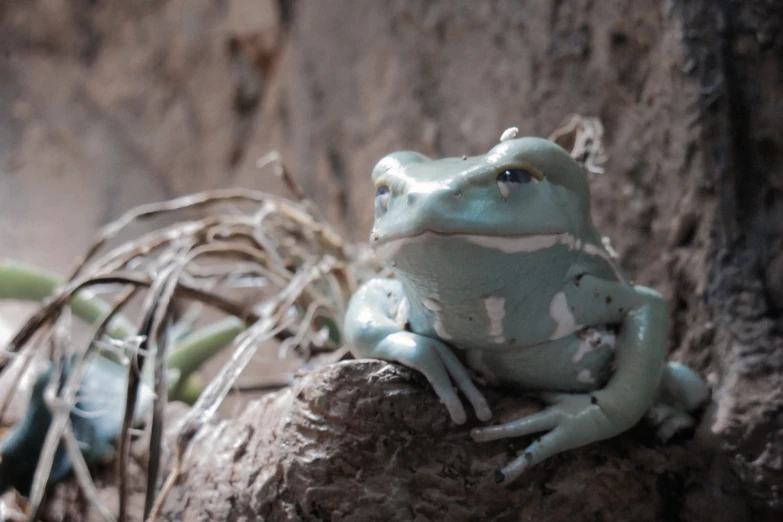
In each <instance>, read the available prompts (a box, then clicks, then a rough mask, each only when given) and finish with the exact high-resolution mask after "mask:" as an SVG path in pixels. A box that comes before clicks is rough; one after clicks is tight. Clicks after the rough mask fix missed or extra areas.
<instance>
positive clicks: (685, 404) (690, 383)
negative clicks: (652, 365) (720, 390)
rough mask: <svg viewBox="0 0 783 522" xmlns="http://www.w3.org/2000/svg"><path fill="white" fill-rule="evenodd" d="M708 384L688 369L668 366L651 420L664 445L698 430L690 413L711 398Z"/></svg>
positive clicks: (650, 415)
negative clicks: (679, 436) (678, 436)
mask: <svg viewBox="0 0 783 522" xmlns="http://www.w3.org/2000/svg"><path fill="white" fill-rule="evenodd" d="M709 397H710V390H709V388H708V387H707V385H706V383H705V382H704V381H703V380H701V378H700V377H699V376H698V375H696V374H695V373H694V372H693V371H692V370H691V369H690V368H688V367H687V366H685V365H683V364H680V363H677V362H670V363H668V364H667V365H666V366H665V367H664V371H663V375H662V376H661V383H660V386H659V388H658V396H657V400H656V403H655V405H654V406H653V407H652V408H650V410H649V412H648V413H647V419H648V420H649V421H650V422H651V423H652V424H653V426H655V432H656V433H655V434H656V437H657V438H658V440H659V441H661V442H662V443H664V444H665V443H667V442H669V441H670V440H671V439H672V438H674V437H675V436H677V435H679V434H682V433H688V432H690V431H692V430H693V429H694V428H695V427H696V419H694V418H693V417H692V416H691V415H689V413H692V412H694V411H696V410H698V409H699V408H701V407H702V406H703V405H704V404H705V403H706V402H707V400H708V399H709Z"/></svg>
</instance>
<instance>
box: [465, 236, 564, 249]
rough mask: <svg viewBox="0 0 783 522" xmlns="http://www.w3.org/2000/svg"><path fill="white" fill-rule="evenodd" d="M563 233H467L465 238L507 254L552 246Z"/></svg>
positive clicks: (475, 243)
mask: <svg viewBox="0 0 783 522" xmlns="http://www.w3.org/2000/svg"><path fill="white" fill-rule="evenodd" d="M562 235H563V234H538V235H535V236H473V235H465V236H464V237H465V239H466V240H467V241H469V242H471V243H473V244H474V245H478V246H482V247H484V248H494V249H495V250H500V251H501V252H504V253H506V254H516V253H517V252H536V251H537V250H543V249H545V248H551V247H553V246H555V245H556V244H557V243H558V241H560V236H562Z"/></svg>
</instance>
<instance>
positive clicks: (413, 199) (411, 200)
mask: <svg viewBox="0 0 783 522" xmlns="http://www.w3.org/2000/svg"><path fill="white" fill-rule="evenodd" d="M417 199H419V196H418V194H416V193H413V192H412V193H410V194H408V198H407V200H406V201H407V202H408V206H410V205H415V204H416V200H417Z"/></svg>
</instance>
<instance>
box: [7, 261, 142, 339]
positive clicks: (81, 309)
mask: <svg viewBox="0 0 783 522" xmlns="http://www.w3.org/2000/svg"><path fill="white" fill-rule="evenodd" d="M61 284H62V281H61V280H60V278H58V277H57V276H56V275H55V274H52V273H51V272H47V271H45V270H40V269H37V268H32V267H29V266H26V265H23V264H21V263H16V262H14V261H8V260H6V261H2V262H0V299H16V300H20V301H43V300H44V299H46V298H47V297H49V296H51V295H52V294H53V293H54V291H55V290H56V289H57V287H59V286H60V285H61ZM68 304H69V305H70V306H71V310H72V311H73V313H74V315H76V316H77V317H78V318H80V319H82V320H83V321H86V322H87V323H90V324H92V323H94V322H96V321H98V320H99V319H100V318H101V317H103V316H105V315H106V314H108V313H109V312H110V311H111V307H110V306H109V305H108V304H107V303H106V302H104V301H102V300H101V299H98V298H97V297H95V296H93V295H91V294H90V293H88V292H81V293H79V294H77V295H76V296H74V297H73V298H72V299H71V301H70V302H69V303H68ZM136 331H137V329H136V325H134V324H133V323H132V322H130V321H129V320H128V319H126V318H124V317H122V316H116V317H115V318H114V319H113V320H112V322H111V323H109V328H108V329H107V330H106V333H107V334H108V335H109V336H111V337H113V338H115V339H124V338H126V337H130V336H131V335H135V334H136Z"/></svg>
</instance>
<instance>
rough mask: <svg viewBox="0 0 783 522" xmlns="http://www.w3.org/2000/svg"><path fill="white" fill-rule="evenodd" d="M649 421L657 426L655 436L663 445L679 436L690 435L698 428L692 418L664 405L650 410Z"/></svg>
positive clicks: (658, 405) (661, 404) (657, 405)
mask: <svg viewBox="0 0 783 522" xmlns="http://www.w3.org/2000/svg"><path fill="white" fill-rule="evenodd" d="M647 420H648V421H649V422H650V423H652V425H653V426H655V436H656V438H657V439H658V440H659V441H660V442H661V443H662V444H666V443H667V442H669V441H671V440H672V439H673V438H675V437H676V436H677V435H680V434H686V433H690V432H692V431H693V429H694V428H695V427H696V419H694V418H693V417H692V416H690V415H688V414H687V413H685V412H682V411H680V410H678V409H677V408H673V407H671V406H669V405H668V404H663V403H658V404H656V405H655V406H653V407H652V408H650V411H649V412H648V413H647Z"/></svg>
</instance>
